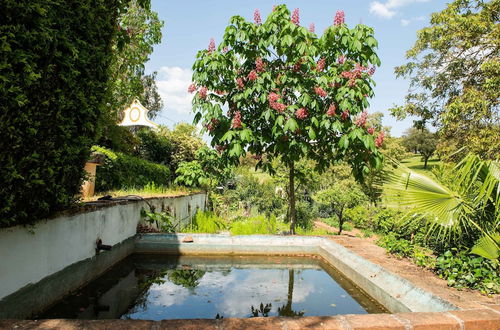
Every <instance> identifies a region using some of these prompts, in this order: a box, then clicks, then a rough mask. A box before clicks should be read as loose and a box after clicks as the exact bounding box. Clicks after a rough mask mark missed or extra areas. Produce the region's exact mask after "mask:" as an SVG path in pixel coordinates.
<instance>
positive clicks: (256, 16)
mask: <svg viewBox="0 0 500 330" xmlns="http://www.w3.org/2000/svg"><path fill="white" fill-rule="evenodd" d="M253 21H254V22H255V24H257V25H260V24H261V23H262V20H261V18H260V11H259V10H258V9H255V11H254V12H253Z"/></svg>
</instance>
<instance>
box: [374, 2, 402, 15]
mask: <svg viewBox="0 0 500 330" xmlns="http://www.w3.org/2000/svg"><path fill="white" fill-rule="evenodd" d="M370 13H372V14H375V15H377V16H380V17H383V18H391V17H392V16H394V15H396V12H395V11H393V10H390V9H389V8H388V7H387V6H386V5H384V4H383V3H380V2H378V1H374V2H372V3H370Z"/></svg>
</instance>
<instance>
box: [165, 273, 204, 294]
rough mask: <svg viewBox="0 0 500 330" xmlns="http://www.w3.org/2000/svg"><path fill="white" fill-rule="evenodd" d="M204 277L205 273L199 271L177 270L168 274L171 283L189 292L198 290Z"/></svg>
mask: <svg viewBox="0 0 500 330" xmlns="http://www.w3.org/2000/svg"><path fill="white" fill-rule="evenodd" d="M204 275H205V271H203V270H197V269H176V270H171V271H168V272H167V277H168V279H169V280H170V282H172V283H174V284H176V285H180V286H183V287H185V288H186V289H189V290H193V289H194V288H196V287H197V286H198V284H200V279H201V278H202V277H203V276H204Z"/></svg>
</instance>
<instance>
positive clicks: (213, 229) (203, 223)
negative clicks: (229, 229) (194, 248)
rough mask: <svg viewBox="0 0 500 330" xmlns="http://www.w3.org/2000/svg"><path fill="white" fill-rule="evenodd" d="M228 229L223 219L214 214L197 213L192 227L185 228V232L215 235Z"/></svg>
mask: <svg viewBox="0 0 500 330" xmlns="http://www.w3.org/2000/svg"><path fill="white" fill-rule="evenodd" d="M224 229H226V224H225V223H224V221H223V220H222V218H220V217H218V216H217V215H216V214H215V213H213V212H207V211H205V212H202V211H198V212H196V214H195V216H194V218H193V222H192V223H191V225H190V226H188V227H186V228H184V229H183V230H182V231H183V232H190V233H207V234H215V233H218V232H219V231H221V230H224Z"/></svg>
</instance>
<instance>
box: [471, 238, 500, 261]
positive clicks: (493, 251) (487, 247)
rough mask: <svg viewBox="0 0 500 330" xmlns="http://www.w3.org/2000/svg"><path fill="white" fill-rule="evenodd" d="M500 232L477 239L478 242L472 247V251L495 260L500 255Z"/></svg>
mask: <svg viewBox="0 0 500 330" xmlns="http://www.w3.org/2000/svg"><path fill="white" fill-rule="evenodd" d="M499 245H500V233H495V234H493V235H491V236H486V235H485V236H483V237H481V238H480V239H479V240H477V242H476V244H475V245H474V246H473V247H472V250H471V251H470V253H473V254H477V255H479V256H481V257H484V258H487V259H491V260H495V259H498V257H499V255H500V249H499Z"/></svg>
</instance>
